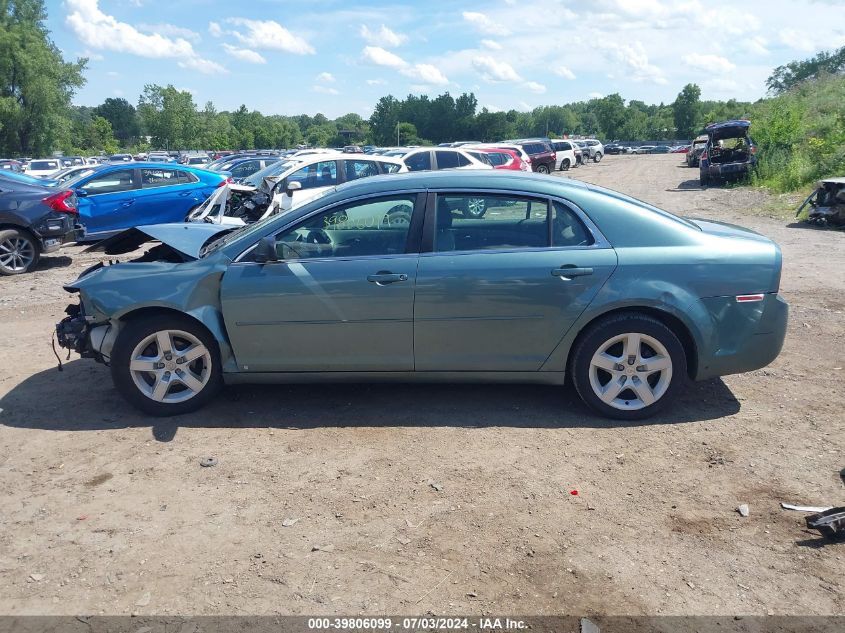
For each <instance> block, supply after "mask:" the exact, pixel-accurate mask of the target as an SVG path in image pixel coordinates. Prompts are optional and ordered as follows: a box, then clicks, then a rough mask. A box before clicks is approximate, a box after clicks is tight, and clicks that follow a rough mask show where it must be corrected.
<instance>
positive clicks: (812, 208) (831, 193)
mask: <svg viewBox="0 0 845 633" xmlns="http://www.w3.org/2000/svg"><path fill="white" fill-rule="evenodd" d="M808 207H809V208H808ZM795 217H796V218H800V219H802V220H804V221H806V222H809V223H811V224H817V225H819V226H830V227H833V228H838V229H843V228H845V178H828V179H827V180H822V181H820V182H819V183H818V186H817V187H816V190H815V191H813V193H811V194H810V196H809V197H808V198H807V199H806V200H804V203H803V204H802V205H801V206H800V207H798V211H796V212H795Z"/></svg>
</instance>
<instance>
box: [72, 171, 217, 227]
mask: <svg viewBox="0 0 845 633" xmlns="http://www.w3.org/2000/svg"><path fill="white" fill-rule="evenodd" d="M227 178H228V174H221V173H215V172H210V171H206V170H204V169H196V168H193V167H188V166H185V165H169V164H165V165H163V164H161V163H134V162H133V163H130V164H126V165H121V164H116V165H107V166H105V167H102V168H101V169H98V170H97V171H96V172H95V173H93V174H87V175H85V176H82V177H80V178H77V179H74V180H70V181H68V182H66V183H63V185H62V186H63V187H67V188H68V189H73V190H74V192H75V193H76V196H77V198H78V200H79V221H80V223H81V224H82V230H81V231H80V232H79V235H78V236H77V241H80V242H92V241H97V240H101V239H104V238H107V237H110V236H112V235H114V234H115V233H119V232H120V231H123V230H125V229H130V228H133V227H136V226H142V225H145V224H160V223H162V222H182V221H183V220H184V219H185V217H186V216H187V215H188V213H189V212H190V211H191V210H192V209H194V208H195V207H197V206H199V205H200V204H202V203H203V201H204V200H205V199H206V198H208V196H210V195H211V194H212V193H213V192H214V190H215V189H216V188H217V187H219V186H220V185H222V184H223V183H224V182H226V180H227Z"/></svg>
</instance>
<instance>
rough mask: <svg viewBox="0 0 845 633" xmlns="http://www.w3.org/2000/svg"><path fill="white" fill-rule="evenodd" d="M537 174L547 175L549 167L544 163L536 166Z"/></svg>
mask: <svg viewBox="0 0 845 633" xmlns="http://www.w3.org/2000/svg"><path fill="white" fill-rule="evenodd" d="M537 173H538V174H548V173H549V166H548V165H546V164H545V163H543V164H541V165H537Z"/></svg>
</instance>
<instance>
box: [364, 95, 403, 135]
mask: <svg viewBox="0 0 845 633" xmlns="http://www.w3.org/2000/svg"><path fill="white" fill-rule="evenodd" d="M397 123H399V101H398V100H397V99H396V97H394V96H393V95H387V96H386V97H382V98H381V99H379V100H378V103H376V107H375V108H373V113H372V115H371V116H370V129H371V130H372V134H373V140H374V141H375V142H376V143H378V144H379V145H392V144H393V142H394V141H393V139H395V138H396V124H397Z"/></svg>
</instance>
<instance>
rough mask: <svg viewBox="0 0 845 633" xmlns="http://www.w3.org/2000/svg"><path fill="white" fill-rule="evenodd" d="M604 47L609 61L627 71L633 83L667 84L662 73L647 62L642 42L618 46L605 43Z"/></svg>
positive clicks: (613, 43) (608, 42) (609, 42)
mask: <svg viewBox="0 0 845 633" xmlns="http://www.w3.org/2000/svg"><path fill="white" fill-rule="evenodd" d="M604 46H605V50H606V52H607V54H608V55H609V58H610V61H612V62H615V63H616V64H618V65H621V66H622V67H623V68H625V69H627V74H628V76H629V77H630V78H631V79H633V80H634V81H644V82H651V83H656V84H666V83H668V82H667V81H666V76H665V75H664V73H663V71H662V70H661V69H660V68H658V67H657V66H655V65H654V64H652V63H650V62H649V61H648V54H647V53H646V50H645V46H643V44H642V42H640V41H636V42H633V43H630V44H627V43H626V44H619V43H617V42H613V41H607V42H605V44H604Z"/></svg>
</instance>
